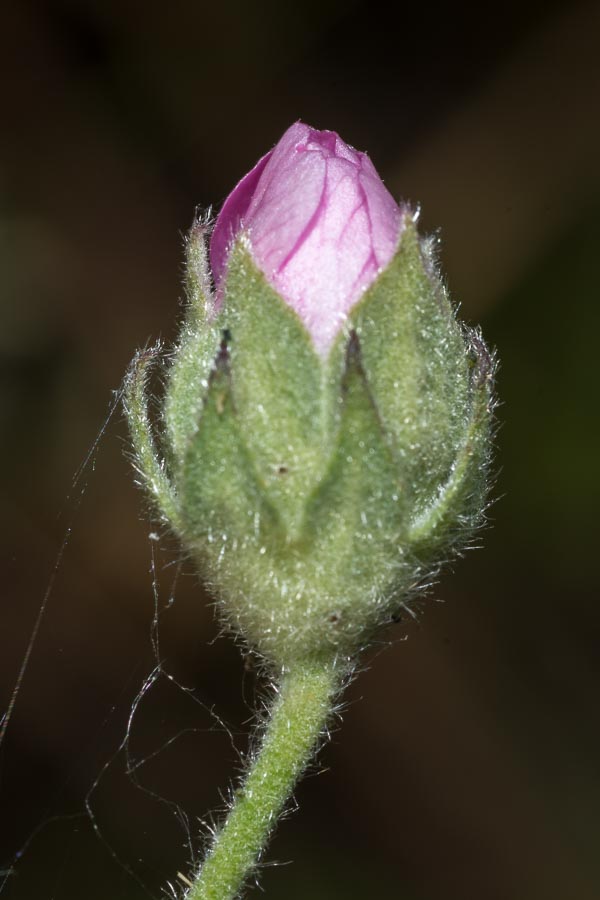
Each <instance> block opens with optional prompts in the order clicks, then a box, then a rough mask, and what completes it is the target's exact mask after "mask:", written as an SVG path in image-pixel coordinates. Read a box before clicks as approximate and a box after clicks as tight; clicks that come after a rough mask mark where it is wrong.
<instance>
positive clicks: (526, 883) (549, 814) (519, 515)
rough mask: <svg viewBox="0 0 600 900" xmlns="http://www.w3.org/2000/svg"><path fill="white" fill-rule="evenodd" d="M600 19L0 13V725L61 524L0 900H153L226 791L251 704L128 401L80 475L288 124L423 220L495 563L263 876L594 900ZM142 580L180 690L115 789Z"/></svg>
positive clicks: (420, 896)
mask: <svg viewBox="0 0 600 900" xmlns="http://www.w3.org/2000/svg"><path fill="white" fill-rule="evenodd" d="M599 20H600V15H599V8H598V6H597V5H596V4H592V3H579V2H570V3H558V2H550V3H549V2H537V0H531V2H528V0H519V2H517V0H507V2H505V3H503V4H501V5H499V6H490V7H487V8H485V10H484V9H483V8H480V11H479V12H475V11H474V10H473V9H472V8H471V7H470V6H463V7H460V6H457V5H456V4H452V5H450V4H449V5H448V6H447V7H446V8H441V9H439V10H436V9H435V8H434V7H432V6H431V4H429V3H422V4H416V5H415V4H405V5H401V6H396V7H395V8H394V9H393V11H391V12H390V10H389V9H386V10H385V11H384V8H383V7H382V6H381V7H379V6H378V5H377V4H376V3H370V4H368V5H367V4H363V3H357V2H351V0H350V2H349V0H345V2H343V3H342V2H341V0H319V2H317V0H304V2H303V3H299V4H284V3H281V2H278V0H267V2H263V3H254V4H252V3H241V2H238V0H232V2H229V3H220V4H205V3H201V2H196V3H191V2H188V3H185V2H182V0H171V2H170V3H168V4H158V3H156V4H154V3H152V2H151V0H150V2H147V3H136V2H132V0H120V2H115V0H79V2H76V0H72V2H68V0H65V2H54V3H44V2H38V3H34V2H29V0H21V2H17V0H15V2H14V3H13V2H10V0H9V2H8V3H6V4H4V5H3V11H2V33H1V37H0V45H1V46H0V68H1V78H0V100H1V109H2V142H1V146H0V292H1V304H0V422H1V429H2V440H1V442H0V455H1V456H0V458H1V465H2V474H3V476H4V484H3V489H2V499H3V514H2V519H1V527H2V531H3V534H2V542H1V548H2V557H3V560H2V568H1V569H0V573H1V575H0V579H1V580H0V585H1V597H2V600H1V604H0V623H1V624H0V627H1V643H0V691H1V693H0V710H5V709H6V708H7V706H8V704H9V701H10V697H11V692H12V689H13V686H14V683H15V679H16V677H17V673H18V670H19V666H20V665H21V662H22V660H23V658H24V654H25V651H26V648H27V644H28V640H29V637H30V634H31V629H32V627H33V624H34V622H35V620H36V616H37V615H38V612H39V610H40V606H41V603H42V600H43V597H44V594H45V591H46V589H47V588H48V586H49V584H50V581H51V578H52V572H53V566H54V563H55V560H56V556H57V553H58V551H59V549H60V547H61V545H62V541H63V535H64V533H65V529H66V528H68V527H69V526H71V525H72V529H71V534H70V542H69V544H68V546H67V547H66V550H65V553H64V556H63V559H62V561H61V563H60V565H59V567H58V569H57V572H56V579H55V582H54V585H53V591H52V594H51V596H50V598H49V601H48V605H47V608H46V612H45V616H44V618H43V621H42V623H41V628H40V631H39V635H38V639H37V642H36V644H35V647H34V649H33V653H32V656H31V661H30V666H29V669H28V671H27V673H26V677H25V679H24V681H23V685H22V690H21V693H20V695H19V697H18V702H17V704H16V706H15V709H14V714H13V717H12V721H11V723H10V726H9V728H8V731H7V734H6V739H5V741H4V744H3V746H2V747H0V807H1V809H2V813H1V816H0V830H1V836H0V847H1V854H0V868H1V869H3V874H2V875H0V898H1V900H33V898H36V900H38V898H39V900H69V898H76V897H77V898H81V897H85V898H86V900H106V898H107V897H111V898H113V900H117V898H123V900H142V898H152V897H153V898H158V897H160V896H162V894H161V891H162V889H163V887H164V886H165V885H166V883H167V881H169V880H170V881H171V882H173V883H175V882H176V881H177V877H176V873H177V872H178V871H180V872H183V873H185V872H189V867H190V849H189V847H188V844H187V834H188V831H189V832H190V833H191V836H192V844H193V848H194V851H195V852H197V851H198V847H199V844H200V841H199V838H198V835H199V834H200V829H201V826H200V822H199V818H200V817H205V816H206V814H207V812H208V811H209V810H211V809H215V808H217V807H218V806H219V805H220V804H221V796H220V792H221V791H222V790H223V789H224V788H225V787H226V786H227V784H228V783H229V781H230V779H231V777H232V774H233V773H234V771H235V770H236V768H237V767H238V765H239V760H238V757H237V753H238V752H240V751H241V752H243V750H244V748H245V734H246V732H247V729H248V722H249V720H250V718H251V711H252V708H253V704H254V698H255V695H256V691H257V690H258V691H259V693H260V685H257V683H256V679H255V676H254V674H253V673H252V672H246V671H245V669H244V662H243V660H242V659H241V656H240V654H239V652H238V650H237V649H236V648H235V647H234V646H233V644H232V642H231V641H230V640H229V639H227V638H219V637H218V627H217V625H216V624H215V621H214V616H213V610H212V608H211V606H210V605H209V603H208V601H207V599H206V598H205V597H204V596H203V594H202V592H201V589H200V588H199V587H198V585H197V582H196V579H195V576H194V574H193V572H191V571H189V570H188V569H187V568H186V567H183V569H181V567H180V566H179V565H178V551H177V547H176V546H173V545H169V542H168V541H167V540H166V539H164V540H163V539H161V540H160V541H159V542H156V541H153V540H150V539H149V537H148V535H149V532H150V531H151V529H152V527H153V526H152V523H151V521H150V520H149V519H148V518H147V517H146V511H145V508H144V501H143V498H142V496H141V495H140V493H139V492H138V491H137V490H136V489H135V487H134V485H133V479H132V473H131V470H130V466H129V463H128V461H127V459H126V457H125V451H126V448H127V438H126V430H125V427H124V423H123V420H122V413H121V411H120V409H119V410H117V412H116V413H115V414H114V415H113V417H112V419H111V421H110V423H109V425H108V427H107V429H106V431H105V432H104V434H103V437H102V439H101V441H100V443H99V445H98V447H97V449H96V450H95V451H94V452H93V453H92V455H91V460H90V464H89V465H88V467H87V468H86V469H85V471H84V473H83V475H82V477H81V479H80V480H79V481H78V482H77V483H76V484H75V485H73V475H74V473H75V472H76V470H77V469H78V466H79V464H80V463H81V461H82V460H83V459H84V458H85V457H86V455H87V454H88V451H89V450H90V447H92V445H93V442H94V439H95V436H96V434H97V433H98V431H99V429H100V428H101V425H102V422H103V421H104V419H105V417H106V414H107V412H108V410H109V406H110V404H111V401H112V397H113V394H112V391H113V390H114V389H117V388H118V387H119V384H120V382H121V379H122V376H123V373H124V371H125V369H126V367H127V364H128V362H129V360H130V358H131V356H132V355H133V353H134V351H135V349H136V348H138V347H140V346H141V345H143V344H145V343H146V341H148V340H149V339H150V340H153V339H155V338H157V337H159V336H162V337H163V338H164V339H166V340H170V339H172V338H173V337H174V335H175V333H176V324H177V321H178V319H179V318H180V316H181V307H180V305H179V299H180V297H181V293H182V290H181V274H182V235H183V234H184V233H185V231H186V230H187V228H188V227H189V225H190V224H191V221H192V218H193V215H194V209H195V207H196V206H197V205H199V206H201V207H204V208H206V207H208V206H210V205H213V206H214V207H218V205H219V204H220V203H221V202H222V200H223V198H224V197H225V196H226V194H227V193H228V191H229V190H230V189H231V187H232V186H233V184H234V183H235V182H236V180H237V179H238V178H239V177H240V176H241V175H242V174H243V173H244V172H245V171H246V170H247V169H249V168H250V166H251V165H252V164H253V162H254V161H255V160H256V159H257V158H258V157H259V155H261V154H263V153H264V152H266V150H267V149H268V148H269V147H270V146H271V145H272V144H273V143H274V142H275V141H276V140H277V139H278V138H279V136H280V135H281V133H282V132H283V131H284V130H285V129H286V128H287V126H288V125H289V124H290V123H291V122H293V121H294V120H296V119H298V118H302V119H303V120H304V121H306V122H308V123H309V124H311V125H313V126H315V127H317V128H329V129H334V130H337V131H338V132H339V133H340V134H341V135H342V137H343V138H344V139H345V140H346V141H348V142H349V143H351V144H353V145H354V146H356V147H358V148H359V149H364V150H367V151H368V152H369V153H370V155H371V157H372V159H373V161H374V163H375V165H376V167H377V168H378V169H379V171H380V172H381V174H382V176H383V177H384V179H385V181H386V183H387V185H388V187H389V188H390V190H391V191H392V192H393V193H394V194H395V195H396V196H397V197H399V198H404V199H406V200H410V201H412V202H413V203H417V202H419V203H421V204H422V227H423V228H424V230H426V231H430V232H431V231H435V230H437V229H440V230H441V232H440V233H441V235H442V238H443V250H442V261H443V266H444V269H445V271H446V273H447V276H448V281H449V284H450V287H451V290H452V293H453V296H454V297H455V299H456V300H457V301H460V303H461V308H462V315H463V316H464V317H465V318H466V319H467V320H468V321H472V322H481V323H482V325H483V328H484V332H485V334H486V336H487V338H488V340H489V341H490V342H491V343H492V344H493V345H495V346H496V347H497V349H498V353H499V356H500V359H501V361H502V369H501V373H500V378H499V385H498V388H499V393H500V398H501V404H502V405H501V406H500V408H499V410H498V417H499V420H500V423H501V428H500V430H499V434H498V479H497V485H496V489H495V496H496V497H498V498H499V499H498V501H497V503H496V504H495V506H494V508H493V510H492V511H491V518H492V526H493V527H492V528H491V529H490V530H488V531H487V533H486V534H485V535H483V543H484V545H485V546H484V549H483V550H479V551H477V552H476V553H472V554H469V556H468V558H467V559H466V560H464V561H461V562H460V563H459V564H458V565H456V566H455V572H454V574H447V575H446V576H445V577H444V578H443V580H442V581H441V583H440V585H439V586H438V587H436V589H435V591H434V597H433V598H432V599H430V600H429V601H428V602H427V603H426V604H425V605H424V609H423V615H422V616H421V617H420V621H419V622H418V623H412V622H411V621H410V620H409V621H407V622H402V623H400V624H399V625H398V626H396V631H394V632H393V633H390V634H388V635H387V636H386V637H387V638H389V641H390V644H391V645H390V646H389V647H387V648H385V647H384V645H383V643H382V646H381V647H380V648H377V650H376V651H375V652H374V653H373V654H372V656H371V658H370V659H369V668H368V670H367V671H365V672H363V673H362V674H361V676H360V678H359V679H358V680H357V681H356V682H355V683H354V684H353V685H352V687H351V689H350V690H349V692H348V697H347V699H348V700H349V706H348V708H347V710H346V712H345V715H344V723H343V726H342V727H341V728H340V729H339V730H338V731H336V733H335V734H334V738H333V742H332V744H331V745H330V746H329V747H328V748H327V749H326V750H325V751H324V752H323V753H322V754H321V757H320V762H319V766H318V767H317V769H316V770H315V773H316V772H320V774H318V777H310V778H308V779H307V780H306V781H305V782H304V783H303V784H302V785H301V787H300V788H299V790H298V792H297V800H298V802H299V804H300V811H299V812H298V813H296V814H294V815H293V816H291V817H290V818H289V820H288V821H286V822H285V823H284V824H283V825H282V827H281V828H280V830H279V832H278V834H277V837H276V839H275V840H274V842H273V845H272V847H271V849H270V852H269V855H268V857H267V861H274V860H276V861H280V862H287V861H289V860H293V861H294V862H293V865H286V866H282V867H271V866H267V867H265V868H264V870H263V871H262V873H261V876H260V882H261V885H262V886H263V887H264V889H265V891H266V894H267V896H268V897H269V898H273V900H276V898H280V900H283V898H289V900H296V898H297V900H300V898H302V900H306V898H315V900H320V898H327V900H334V898H336V900H337V898H348V900H351V898H384V897H385V898H388V897H389V898H398V900H441V898H444V900H452V898H456V900H458V898H460V900H465V898H471V897H473V898H481V900H522V898H527V900H537V898H540V900H565V898H569V900H571V898H572V900H588V898H589V900H591V898H597V897H598V896H600V849H599V847H600V764H599V759H600V721H599V715H598V702H597V701H598V695H599V690H600V607H599V606H598V603H597V587H598V578H597V549H596V548H597V542H596V539H595V535H594V532H593V524H594V521H595V519H596V517H597V516H596V510H597V508H598V501H599V500H600V498H599V496H598V495H599V482H598V478H597V461H598V420H597V405H598V401H597V396H598V391H597V384H596V378H595V375H596V369H597V359H598V355H597V344H598V334H599V331H600V314H599V308H600V302H599V301H600V298H599V296H598V287H597V284H598V271H599V250H600V224H599V213H600V203H599V200H600V192H599V166H598V159H599V152H600V121H599V116H598V97H599V87H600V67H599V64H598V46H599V38H600V30H599V28H598V26H599V24H600V22H599ZM84 489H85V491H84ZM82 492H84V493H83V497H82ZM153 555H154V560H155V568H156V579H153V575H152V572H151V566H152V559H153ZM180 569H181V570H180ZM154 581H156V592H157V597H158V599H157V604H158V607H159V609H160V611H161V615H160V623H159V629H158V634H159V637H160V641H161V644H160V648H159V655H160V659H161V660H162V661H163V666H164V672H165V673H168V674H170V675H172V676H173V679H174V680H169V678H168V677H167V675H166V674H163V675H159V676H158V677H157V678H156V680H155V682H154V683H153V685H152V686H151V687H150V688H149V689H148V690H147V692H146V693H145V694H144V697H143V700H142V701H141V703H140V704H139V706H138V709H137V712H136V715H135V717H134V720H133V724H132V725H131V727H130V728H129V737H130V741H129V744H128V747H127V748H125V749H128V750H129V754H130V756H129V770H128V759H127V756H126V754H125V752H121V753H120V754H117V755H116V756H115V753H116V751H117V750H118V748H119V745H120V742H121V741H122V739H123V737H124V736H125V735H126V733H127V729H128V724H127V722H128V716H129V712H130V709H131V706H132V703H133V701H134V699H135V697H136V695H137V694H138V692H139V691H140V689H141V688H142V686H143V685H144V682H145V680H146V679H147V678H148V676H149V675H150V673H151V672H152V669H153V667H154V666H155V664H156V656H155V654H154V650H153V646H152V641H151V637H152V635H151V629H152V622H153V616H154V608H155V599H154V591H153V583H154ZM171 600H173V601H174V602H171ZM436 601H443V603H441V602H436ZM406 637H407V639H406V640H405V639H404V638H406ZM379 651H381V652H379ZM176 682H177V683H179V684H181V685H183V686H185V687H187V688H190V689H192V690H190V691H185V690H183V689H182V688H181V687H178V686H177V683H176ZM211 709H214V712H215V713H216V714H218V715H219V716H221V717H222V719H223V720H224V721H225V723H227V726H228V727H227V728H224V727H223V726H221V725H219V724H218V722H217V721H216V720H215V717H214V715H213V714H212V713H211ZM229 732H231V735H232V737H233V743H234V745H235V747H236V748H237V749H234V746H233V745H232V740H231V739H230V734H229ZM165 745H166V746H165ZM161 747H162V748H163V749H162V750H161V749H160V748H161ZM159 750H160V752H156V751H159ZM144 759H145V760H146V762H145V763H144V764H143V765H138V766H137V767H136V765H135V764H136V762H137V763H140V762H142V761H143V760H144ZM322 769H324V770H326V771H324V772H323V771H321V770H322ZM94 786H95V787H94ZM92 788H94V790H93V791H92V793H91V795H90V796H89V806H90V810H91V813H90V814H88V813H87V812H86V810H85V803H86V797H88V794H89V792H90V791H91V790H92ZM172 804H175V805H172ZM184 813H185V814H186V815H187V816H188V821H187V824H186V821H185V818H184V815H183V814H184ZM124 866H129V867H130V869H131V870H132V874H128V873H127V871H126V870H125V868H124Z"/></svg>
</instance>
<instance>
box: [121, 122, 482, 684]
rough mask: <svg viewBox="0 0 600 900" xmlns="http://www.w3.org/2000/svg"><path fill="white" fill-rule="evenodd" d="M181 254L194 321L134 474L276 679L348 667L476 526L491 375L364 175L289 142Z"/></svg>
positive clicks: (477, 344)
mask: <svg viewBox="0 0 600 900" xmlns="http://www.w3.org/2000/svg"><path fill="white" fill-rule="evenodd" d="M205 231H206V227H205V226H204V225H202V224H199V225H197V226H195V228H194V229H193V231H192V234H191V236H190V238H189V241H188V278H187V285H188V292H189V314H188V317H187V320H186V322H185V324H184V326H183V330H182V334H181V339H180V342H179V345H178V347H177V348H176V350H175V352H174V354H173V356H172V364H171V367H170V369H169V372H168V377H167V390H166V397H165V403H164V408H163V420H164V425H165V429H164V434H163V435H162V446H164V448H165V459H164V460H163V459H161V458H160V457H159V456H158V454H157V451H156V448H155V446H154V442H153V439H152V435H151V433H150V431H151V429H150V425H149V417H148V414H147V411H146V400H145V395H144V383H145V373H146V370H147V363H148V361H149V356H148V353H146V354H142V355H141V356H139V357H138V359H137V362H136V364H135V365H134V366H133V367H132V370H131V373H130V377H129V382H128V391H127V405H128V412H129V418H130V423H131V429H132V434H133V439H134V446H135V450H136V456H137V464H138V470H139V471H140V473H141V474H142V477H143V478H144V481H145V483H146V485H147V486H148V488H149V490H150V491H151V493H152V494H153V496H154V498H155V500H156V503H157V505H158V507H159V509H160V510H161V512H162V515H163V517H164V519H165V520H166V521H168V522H169V523H170V524H171V526H172V527H173V529H174V530H175V531H176V532H177V533H178V534H179V536H180V537H181V539H182V541H183V543H184V544H185V546H186V548H187V549H188V551H189V552H190V553H191V555H192V556H193V557H194V558H195V559H196V560H197V562H198V565H199V568H200V570H201V572H202V574H203V577H204V578H205V580H206V581H207V583H208V584H209V586H210V587H211V589H212V590H213V591H214V593H215V594H216V595H217V597H218V598H219V601H220V608H221V610H222V613H223V617H224V619H225V620H226V621H227V622H228V623H229V624H230V625H231V627H232V628H233V629H234V630H235V631H236V632H237V633H238V634H239V635H241V636H242V637H243V638H244V639H245V640H246V641H247V642H248V644H249V645H250V646H251V647H253V648H254V649H257V650H258V651H259V652H261V653H262V654H263V656H264V657H265V658H266V659H267V660H268V661H270V662H271V663H272V664H274V665H276V666H279V667H285V666H289V665H291V664H293V663H294V662H295V661H298V660H299V659H308V658H313V659H314V658H324V657H329V658H330V657H331V656H344V657H352V656H354V655H355V654H356V653H357V652H358V651H359V650H360V649H361V648H362V647H363V646H364V645H365V644H366V643H367V642H368V640H369V639H370V637H371V636H372V635H373V634H374V632H375V631H376V629H377V628H378V627H379V626H381V625H382V624H384V623H386V622H389V621H390V619H391V618H393V616H394V614H395V613H396V612H397V610H398V608H399V607H400V606H403V605H405V604H406V603H407V602H408V601H409V600H410V598H411V597H412V596H413V595H414V593H415V591H416V590H417V589H418V587H419V585H420V584H422V583H424V582H425V581H426V580H427V579H428V578H430V576H431V574H432V572H434V571H436V570H437V568H438V567H439V565H440V564H441V563H442V562H444V561H445V560H447V559H448V558H450V557H451V556H452V555H453V554H456V553H457V552H460V550H461V549H463V548H464V546H465V545H466V544H467V543H468V541H469V538H470V536H471V534H472V532H473V530H474V529H475V528H476V527H478V526H479V525H480V524H481V523H482V520H483V510H484V507H485V502H486V490H487V475H488V468H489V456H490V421H491V408H492V393H491V392H492V374H493V364H492V360H491V358H490V356H489V354H488V352H487V350H486V348H485V345H484V343H483V341H482V339H481V337H480V335H479V333H478V332H476V331H472V330H469V329H467V328H465V327H464V326H462V325H461V324H460V323H459V322H458V321H457V319H456V316H455V311H454V309H453V307H452V305H451V303H450V301H449V299H448V297H447V294H446V291H445V288H444V285H443V283H442V281H441V279H440V277H439V275H438V273H437V269H436V265H435V260H434V258H433V254H432V247H431V244H430V242H427V241H423V240H421V239H420V237H419V235H418V233H417V230H416V217H415V216H413V215H412V214H411V212H410V210H408V209H407V208H400V207H399V206H398V205H397V204H396V203H395V202H394V200H393V199H392V198H391V196H390V194H389V193H388V192H387V190H386V189H385V188H384V186H383V184H382V182H381V180H380V179H379V176H378V175H377V173H376V172H375V170H374V168H373V166H372V165H371V163H370V162H369V160H368V158H367V157H366V156H365V155H364V154H361V153H357V152H356V151H355V150H353V149H351V148H350V147H348V146H347V145H346V144H344V143H343V142H342V141H341V140H340V138H338V136H337V135H335V134H334V133H332V132H317V131H314V130H313V129H310V128H308V127H307V126H304V125H301V124H296V125H293V126H292V127H291V128H290V129H289V130H288V131H287V132H286V134H285V135H284V136H283V138H282V139H281V141H280V142H279V144H277V146H276V147H275V148H274V150H272V151H271V152H270V153H269V154H267V156H265V157H263V158H262V159H261V160H260V161H259V162H258V163H257V165H256V166H255V167H254V169H252V171H251V172H250V173H249V174H248V175H247V176H246V177H245V178H244V179H242V181H241V182H240V183H239V184H238V186H237V187H236V188H235V189H234V191H233V192H232V194H231V195H230V196H229V198H228V199H227V200H226V202H225V205H224V207H223V210H222V212H221V214H220V216H219V217H218V219H217V223H216V225H215V228H214V231H213V234H212V241H211V246H210V260H211V266H212V276H213V281H214V285H215V288H216V295H215V296H213V294H212V291H211V283H210V272H209V269H208V265H207V254H206V247H205V242H204V235H205Z"/></svg>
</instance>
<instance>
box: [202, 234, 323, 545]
mask: <svg viewBox="0 0 600 900" xmlns="http://www.w3.org/2000/svg"><path fill="white" fill-rule="evenodd" d="M219 325H220V327H221V328H223V329H226V330H227V332H228V333H229V334H230V336H231V343H230V354H231V372H232V391H233V397H234V402H235V408H236V414H237V418H238V423H239V428H240V431H241V433H242V434H243V435H244V440H245V443H246V446H247V448H248V452H249V454H250V456H251V457H252V460H253V463H254V465H255V467H256V471H257V473H258V476H259V478H260V482H261V485H263V486H264V490H265V491H266V492H267V494H268V497H269V499H270V501H271V502H272V503H273V505H274V506H276V508H277V510H278V512H279V514H280V515H281V517H282V519H283V521H284V522H285V526H286V528H287V531H288V534H289V537H290V539H293V538H294V536H295V535H296V534H297V532H298V528H299V526H300V522H301V518H302V513H303V509H304V505H305V502H306V499H307V496H308V493H309V491H310V488H311V485H312V483H313V481H314V479H315V476H316V475H317V473H318V472H319V468H320V465H321V455H322V445H323V438H322V431H323V425H322V419H323V415H322V378H323V370H322V363H321V360H320V358H319V356H318V355H317V353H316V351H315V349H314V346H313V343H312V340H311V338H310V335H309V333H308V331H307V330H306V328H305V327H304V325H303V323H302V322H301V320H300V318H299V317H298V315H297V314H296V313H295V312H294V310H293V309H291V308H290V306H288V305H287V304H286V303H285V301H284V300H283V299H282V298H281V297H280V296H279V295H278V294H277V293H276V292H275V291H274V290H273V288H272V287H271V286H270V285H269V284H268V283H267V281H266V279H265V277H264V275H263V274H262V272H261V271H260V270H259V269H258V268H257V267H256V264H255V263H254V261H253V259H252V257H251V255H250V253H249V251H248V249H247V247H246V245H245V243H244V241H243V240H238V242H237V244H236V245H235V246H234V248H233V249H232V252H231V254H230V256H229V260H228V272H227V278H226V282H225V286H224V294H223V312H222V313H221V315H220V317H219Z"/></svg>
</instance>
